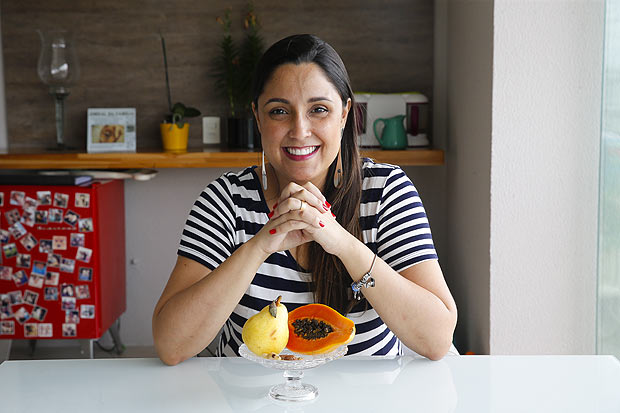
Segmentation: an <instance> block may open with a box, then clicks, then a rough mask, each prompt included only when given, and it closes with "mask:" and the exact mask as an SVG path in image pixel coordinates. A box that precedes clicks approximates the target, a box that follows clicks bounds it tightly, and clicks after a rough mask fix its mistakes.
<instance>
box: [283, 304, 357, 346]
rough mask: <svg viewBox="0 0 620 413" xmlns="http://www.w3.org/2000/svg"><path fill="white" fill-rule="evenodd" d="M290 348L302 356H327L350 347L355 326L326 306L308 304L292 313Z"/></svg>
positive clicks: (290, 319) (290, 318) (290, 316)
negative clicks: (343, 346)
mask: <svg viewBox="0 0 620 413" xmlns="http://www.w3.org/2000/svg"><path fill="white" fill-rule="evenodd" d="M288 332H289V334H288V343H287V344H286V347H287V348H288V349H289V350H291V351H294V352H295V353H300V354H323V353H329V352H330V351H332V350H334V349H336V348H337V347H340V346H342V345H344V344H348V343H350V342H351V340H353V337H355V323H354V322H353V321H352V320H350V319H348V318H346V317H344V316H342V315H341V314H340V313H339V312H338V311H336V310H334V309H333V308H331V307H329V306H327V305H324V304H308V305H304V306H301V307H298V308H296V309H294V310H293V311H291V312H289V313H288Z"/></svg>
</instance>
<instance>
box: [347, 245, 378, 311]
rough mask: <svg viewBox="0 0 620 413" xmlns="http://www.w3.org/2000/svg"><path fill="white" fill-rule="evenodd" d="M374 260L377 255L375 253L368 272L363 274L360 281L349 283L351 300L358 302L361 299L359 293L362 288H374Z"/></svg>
mask: <svg viewBox="0 0 620 413" xmlns="http://www.w3.org/2000/svg"><path fill="white" fill-rule="evenodd" d="M376 259H377V253H375V256H374V257H373V259H372V264H371V265H370V269H369V270H368V272H367V273H366V274H364V276H363V277H362V279H361V280H359V281H358V282H353V283H351V289H352V290H353V298H355V299H356V300H358V301H359V300H361V299H362V291H361V289H362V287H364V288H370V287H374V286H375V279H374V278H372V269H373V268H375V260H376Z"/></svg>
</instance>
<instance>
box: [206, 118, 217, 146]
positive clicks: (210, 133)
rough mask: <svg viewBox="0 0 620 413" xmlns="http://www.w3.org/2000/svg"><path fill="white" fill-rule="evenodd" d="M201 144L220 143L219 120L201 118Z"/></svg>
mask: <svg viewBox="0 0 620 413" xmlns="http://www.w3.org/2000/svg"><path fill="white" fill-rule="evenodd" d="M202 143H203V144H205V145H212V144H219V143H220V118H219V117H217V116H205V117H203V118H202Z"/></svg>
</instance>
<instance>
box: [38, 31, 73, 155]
mask: <svg viewBox="0 0 620 413" xmlns="http://www.w3.org/2000/svg"><path fill="white" fill-rule="evenodd" d="M37 33H39V36H40V38H41V53H40V54H39V60H38V63H37V73H38V75H39V78H40V79H41V81H42V82H43V83H45V84H46V85H48V86H49V92H50V94H51V95H52V96H54V100H55V106H56V147H54V148H52V149H66V148H67V147H66V145H65V143H64V125H65V119H64V115H65V107H64V102H65V98H66V97H67V96H69V91H70V88H71V86H73V85H74V84H75V82H77V80H78V79H79V77H80V65H79V63H78V58H77V55H76V53H75V41H74V36H73V33H72V32H70V31H68V30H49V31H43V30H37Z"/></svg>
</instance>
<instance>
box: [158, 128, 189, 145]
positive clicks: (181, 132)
mask: <svg viewBox="0 0 620 413" xmlns="http://www.w3.org/2000/svg"><path fill="white" fill-rule="evenodd" d="M159 130H160V131H161V140H162V143H163V145H164V151H166V152H186V151H187V137H188V135H189V123H187V122H185V124H184V125H183V127H182V128H179V127H178V126H177V124H176V123H160V124H159Z"/></svg>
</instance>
